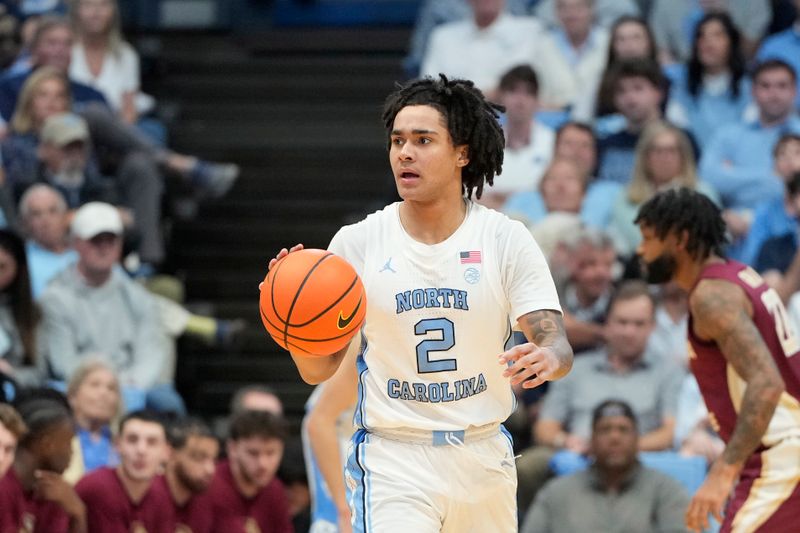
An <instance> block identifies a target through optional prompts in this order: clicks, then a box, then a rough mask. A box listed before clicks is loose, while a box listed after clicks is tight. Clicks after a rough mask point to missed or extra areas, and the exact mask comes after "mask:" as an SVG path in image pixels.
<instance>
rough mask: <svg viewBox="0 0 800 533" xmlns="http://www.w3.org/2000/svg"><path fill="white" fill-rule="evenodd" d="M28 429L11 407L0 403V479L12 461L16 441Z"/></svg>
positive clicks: (17, 441) (15, 450)
mask: <svg viewBox="0 0 800 533" xmlns="http://www.w3.org/2000/svg"><path fill="white" fill-rule="evenodd" d="M27 430H28V429H27V428H26V427H25V422H23V421H22V418H20V416H19V413H17V412H16V411H15V410H14V408H13V407H11V406H10V405H8V404H4V403H0V479H3V477H5V475H6V472H8V469H9V468H10V467H11V465H12V464H13V463H14V455H15V454H16V452H17V443H19V440H20V439H21V438H22V437H23V435H25V432H26V431H27Z"/></svg>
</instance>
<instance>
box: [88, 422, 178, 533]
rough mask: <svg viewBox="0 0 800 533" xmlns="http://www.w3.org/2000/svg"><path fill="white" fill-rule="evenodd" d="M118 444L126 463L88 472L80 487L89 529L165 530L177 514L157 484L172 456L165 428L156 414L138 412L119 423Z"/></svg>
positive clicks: (123, 460)
mask: <svg viewBox="0 0 800 533" xmlns="http://www.w3.org/2000/svg"><path fill="white" fill-rule="evenodd" d="M115 445H116V448H117V453H119V457H120V463H119V465H118V466H116V467H102V468H99V469H97V470H95V471H94V472H91V473H90V474H87V475H86V476H85V477H84V478H83V479H81V480H80V481H79V482H78V484H77V485H76V486H75V491H76V492H77V493H78V495H79V496H80V497H81V500H83V503H84V504H86V510H87V513H86V518H87V522H88V526H89V527H88V530H89V531H103V532H111V533H114V532H120V533H123V532H128V531H137V530H139V529H140V528H141V529H144V531H164V529H163V528H164V522H165V521H166V520H169V518H170V517H171V515H172V507H171V505H170V496H169V493H167V492H165V491H164V490H163V485H161V484H158V483H154V482H153V480H154V479H155V478H156V476H157V475H158V472H159V470H160V468H161V465H162V464H163V462H164V461H165V460H166V458H167V441H166V435H165V433H164V425H163V423H162V422H161V420H160V419H159V418H158V417H157V416H156V415H155V414H153V413H151V412H147V411H136V412H133V413H129V414H128V415H126V416H125V417H124V418H123V419H122V420H121V421H120V423H119V431H118V433H117V437H116V441H115Z"/></svg>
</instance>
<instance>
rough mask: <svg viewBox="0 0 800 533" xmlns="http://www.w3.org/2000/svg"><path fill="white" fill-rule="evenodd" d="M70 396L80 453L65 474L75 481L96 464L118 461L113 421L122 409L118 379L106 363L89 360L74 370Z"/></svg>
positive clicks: (73, 455) (75, 440) (114, 464)
mask: <svg viewBox="0 0 800 533" xmlns="http://www.w3.org/2000/svg"><path fill="white" fill-rule="evenodd" d="M67 398H68V399H69V404H70V406H71V407H72V412H73V415H74V417H75V425H76V428H75V429H76V431H75V437H74V441H73V451H74V452H77V453H73V454H72V461H71V462H70V466H69V468H68V469H67V471H66V472H65V473H64V476H65V478H66V479H67V480H68V481H71V482H73V483H74V482H76V481H78V480H79V479H80V478H81V477H82V476H83V475H84V474H86V473H89V472H91V471H92V470H94V469H96V468H100V467H103V466H116V465H117V463H119V457H118V456H117V452H116V451H115V450H114V443H113V439H112V435H111V421H112V420H113V419H114V418H116V417H117V416H118V415H119V410H120V401H121V396H120V387H119V381H118V380H117V377H116V376H115V375H114V372H113V371H112V370H111V368H110V367H109V366H108V365H106V364H105V363H103V362H101V361H88V362H86V363H85V364H83V365H81V366H79V367H78V369H77V370H75V372H74V373H73V374H72V376H71V378H70V381H69V385H68V386H67Z"/></svg>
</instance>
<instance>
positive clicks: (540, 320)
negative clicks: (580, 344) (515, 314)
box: [521, 309, 572, 377]
mask: <svg viewBox="0 0 800 533" xmlns="http://www.w3.org/2000/svg"><path fill="white" fill-rule="evenodd" d="M523 318H524V320H523V321H522V323H521V326H522V328H523V329H524V331H525V334H526V335H527V336H528V338H529V339H530V340H531V341H532V342H534V343H536V344H537V345H538V346H548V347H550V348H552V349H553V352H555V354H556V356H557V357H558V360H559V363H560V367H561V368H562V370H563V371H562V372H560V373H559V377H560V376H563V375H564V374H566V373H567V372H568V371H569V369H570V368H571V367H572V347H571V346H570V345H569V342H568V341H567V334H566V331H565V330H564V320H563V318H562V317H561V314H560V313H557V312H556V311H550V310H546V309H545V310H541V311H534V312H532V313H528V314H527V315H525V316H524V317H523Z"/></svg>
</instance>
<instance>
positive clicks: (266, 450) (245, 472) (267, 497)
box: [209, 411, 292, 533]
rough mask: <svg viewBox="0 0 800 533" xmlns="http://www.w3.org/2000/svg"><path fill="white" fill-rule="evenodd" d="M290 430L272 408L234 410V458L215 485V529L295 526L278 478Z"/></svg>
mask: <svg viewBox="0 0 800 533" xmlns="http://www.w3.org/2000/svg"><path fill="white" fill-rule="evenodd" d="M285 431H286V430H285V429H284V427H283V421H282V420H281V419H280V418H278V417H276V416H275V415H273V414H271V413H267V412H263V411H242V412H239V413H234V414H233V416H232V418H231V423H230V435H229V436H228V439H227V442H226V449H227V452H228V458H227V459H226V460H224V461H222V462H220V463H219V464H218V465H217V472H216V475H215V476H214V481H212V483H211V487H210V488H209V494H210V497H211V499H212V501H213V510H214V531H225V532H226V533H227V532H230V533H247V532H249V531H272V532H276V533H290V532H291V531H292V521H291V516H290V514H289V502H288V499H287V496H286V491H285V489H284V487H283V483H281V481H280V480H279V479H278V478H277V477H275V474H276V473H277V471H278V466H279V465H280V462H281V458H282V457H283V447H284V442H285V440H286V433H285Z"/></svg>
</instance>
